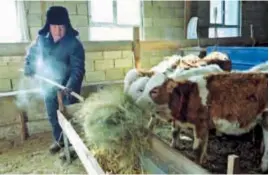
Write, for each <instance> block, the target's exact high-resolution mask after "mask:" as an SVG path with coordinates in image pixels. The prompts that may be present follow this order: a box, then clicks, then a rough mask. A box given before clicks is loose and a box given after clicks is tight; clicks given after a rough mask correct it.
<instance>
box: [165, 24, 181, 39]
mask: <svg viewBox="0 0 269 175" xmlns="http://www.w3.org/2000/svg"><path fill="white" fill-rule="evenodd" d="M164 39H167V40H179V39H184V29H183V28H180V27H169V28H165V29H164Z"/></svg>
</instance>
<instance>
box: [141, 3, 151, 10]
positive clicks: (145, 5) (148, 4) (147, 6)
mask: <svg viewBox="0 0 269 175" xmlns="http://www.w3.org/2000/svg"><path fill="white" fill-rule="evenodd" d="M143 3H144V4H143V6H144V10H148V9H151V8H152V6H153V3H152V1H143Z"/></svg>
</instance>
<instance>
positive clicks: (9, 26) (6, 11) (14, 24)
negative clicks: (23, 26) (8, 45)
mask: <svg viewBox="0 0 269 175" xmlns="http://www.w3.org/2000/svg"><path fill="white" fill-rule="evenodd" d="M20 40H21V31H20V28H19V25H18V20H17V13H16V2H15V0H8V1H3V0H1V1H0V42H2V43H4V42H19V41H20Z"/></svg>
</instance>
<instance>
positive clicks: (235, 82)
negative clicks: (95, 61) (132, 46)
mask: <svg viewBox="0 0 269 175" xmlns="http://www.w3.org/2000/svg"><path fill="white" fill-rule="evenodd" d="M124 92H125V93H126V94H128V95H130V96H131V97H132V98H133V100H134V101H135V103H136V104H137V105H138V106H140V107H141V108H144V109H146V110H149V111H150V113H151V118H150V120H149V124H148V127H149V128H150V129H153V125H154V123H155V122H156V121H157V120H159V119H161V120H164V121H167V122H171V123H172V128H173V129H172V133H171V134H172V141H171V145H170V146H171V147H176V146H177V143H178V141H179V139H178V136H179V131H180V129H192V130H193V137H194V141H193V150H194V151H195V154H196V162H197V163H199V164H202V163H203V162H204V161H205V159H206V152H207V143H208V135H209V131H210V130H211V129H215V130H216V131H217V132H218V133H224V134H228V135H241V134H245V133H248V132H250V131H251V130H252V129H253V128H254V127H255V126H257V125H260V126H261V127H262V130H263V146H264V147H263V148H264V149H263V156H262V160H261V165H260V168H261V170H262V171H267V168H268V165H267V162H268V156H267V155H268V144H267V143H268V139H267V138H268V129H267V124H268V113H267V105H268V63H267V62H265V63H262V64H259V65H257V66H255V67H252V68H250V69H249V70H245V71H234V70H232V62H231V60H230V59H229V57H228V55H226V54H224V53H221V52H212V53H210V54H208V55H207V56H205V57H204V58H199V57H198V56H195V55H187V56H183V57H182V56H179V55H173V56H171V57H165V58H164V60H163V61H162V62H160V63H159V64H158V65H157V66H154V67H153V68H151V69H149V70H139V69H132V70H130V71H129V72H127V74H126V76H125V79H124Z"/></svg>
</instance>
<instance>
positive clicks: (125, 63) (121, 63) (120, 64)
mask: <svg viewBox="0 0 269 175" xmlns="http://www.w3.org/2000/svg"><path fill="white" fill-rule="evenodd" d="M132 66H133V61H132V59H116V60H115V68H125V67H132Z"/></svg>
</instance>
